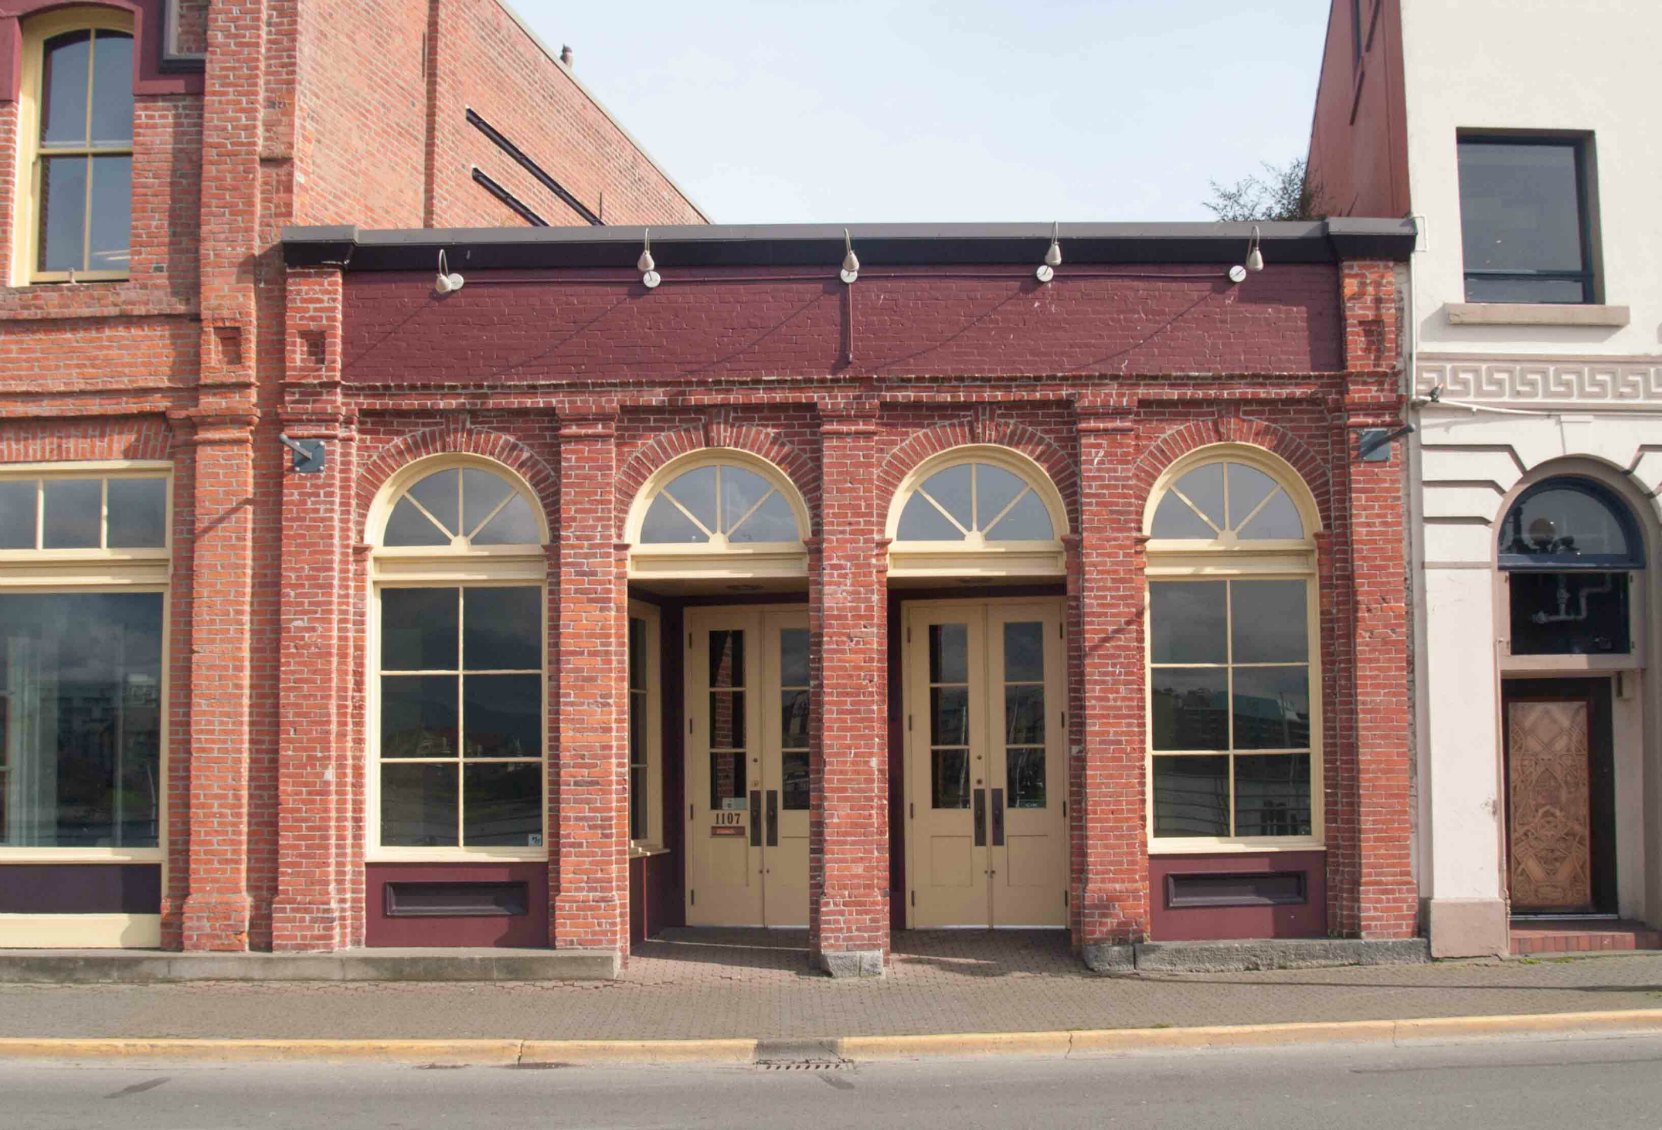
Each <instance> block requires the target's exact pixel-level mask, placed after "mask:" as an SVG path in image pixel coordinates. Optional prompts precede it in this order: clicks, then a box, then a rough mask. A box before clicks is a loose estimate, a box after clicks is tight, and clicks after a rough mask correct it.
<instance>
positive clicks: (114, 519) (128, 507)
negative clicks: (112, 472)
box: [106, 479, 167, 549]
mask: <svg viewBox="0 0 1662 1130" xmlns="http://www.w3.org/2000/svg"><path fill="white" fill-rule="evenodd" d="M108 483H109V485H108V487H107V489H108V491H109V500H108V519H107V520H108V533H107V536H106V542H107V544H108V545H109V547H110V548H111V549H160V548H162V547H163V546H165V545H166V544H167V480H166V479H110V480H108Z"/></svg>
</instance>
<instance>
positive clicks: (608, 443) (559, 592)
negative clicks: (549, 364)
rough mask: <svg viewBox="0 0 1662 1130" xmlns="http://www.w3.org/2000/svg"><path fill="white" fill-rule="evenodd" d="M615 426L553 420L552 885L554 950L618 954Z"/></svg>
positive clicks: (621, 861) (619, 633) (621, 869)
mask: <svg viewBox="0 0 1662 1130" xmlns="http://www.w3.org/2000/svg"><path fill="white" fill-rule="evenodd" d="M616 423H617V421H616V416H615V414H604V415H585V416H564V417H562V418H561V421H560V513H559V519H560V520H559V524H558V532H557V539H558V542H557V552H556V560H557V562H558V569H557V571H556V572H555V573H554V575H553V576H552V577H551V582H552V584H553V585H554V591H555V599H554V602H553V603H554V605H555V607H556V612H555V641H556V643H555V649H554V652H553V656H552V657H551V672H552V678H553V682H554V688H553V694H552V701H553V703H554V704H555V722H554V734H555V744H554V748H553V750H552V751H551V760H550V774H549V776H550V783H551V786H552V792H553V797H552V819H551V825H550V826H551V828H552V829H553V832H554V842H553V844H552V845H551V850H550V855H549V882H550V886H551V890H550V897H551V903H552V907H553V913H552V930H553V943H554V945H556V946H558V947H561V948H573V949H601V950H611V951H613V952H615V953H618V954H624V953H627V952H628V948H629V815H628V786H629V767H628V763H629V738H628V730H627V713H628V697H629V695H628V645H627V631H628V615H629V612H628V609H629V603H628V585H627V582H626V580H625V569H624V563H625V557H624V549H623V547H620V546H619V544H618V540H617V530H616V492H617V470H618V467H617V445H616V435H615V432H616Z"/></svg>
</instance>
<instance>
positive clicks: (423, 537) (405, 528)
mask: <svg viewBox="0 0 1662 1130" xmlns="http://www.w3.org/2000/svg"><path fill="white" fill-rule="evenodd" d="M381 540H382V541H383V542H384V543H385V544H386V545H394V546H444V545H449V544H450V535H449V534H447V533H445V532H444V531H443V530H441V529H439V528H438V527H437V526H435V525H434V524H433V522H432V520H431V519H429V518H428V517H427V515H425V514H423V513H422V512H421V511H420V510H418V509H416V505H415V503H414V502H411V501H410V500H409V499H408V498H401V499H399V500H398V505H397V506H394V507H393V508H392V514H391V515H390V516H389V517H388V518H387V530H386V533H385V535H383V537H382V539H381Z"/></svg>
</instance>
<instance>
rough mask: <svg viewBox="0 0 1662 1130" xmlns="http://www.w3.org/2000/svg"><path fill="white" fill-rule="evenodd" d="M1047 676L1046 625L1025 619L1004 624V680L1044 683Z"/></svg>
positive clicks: (1008, 681)
mask: <svg viewBox="0 0 1662 1130" xmlns="http://www.w3.org/2000/svg"><path fill="white" fill-rule="evenodd" d="M1044 678H1045V626H1044V625H1043V624H1042V623H1037V622H1035V621H1030V620H1025V621H1022V622H1020V623H1010V624H1006V625H1004V681H1005V682H1007V683H1042V682H1044Z"/></svg>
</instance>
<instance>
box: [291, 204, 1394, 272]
mask: <svg viewBox="0 0 1662 1130" xmlns="http://www.w3.org/2000/svg"><path fill="white" fill-rule="evenodd" d="M1255 228H1256V229H1257V231H1258V232H1259V235H1260V241H1261V245H1262V247H1263V250H1264V258H1265V259H1266V261H1268V262H1269V263H1272V264H1274V263H1336V262H1340V261H1343V260H1346V259H1389V260H1395V261H1399V262H1401V261H1406V260H1407V259H1408V257H1409V256H1410V255H1411V254H1412V252H1413V249H1414V241H1415V234H1416V232H1415V226H1414V222H1413V221H1412V220H1411V219H1367V218H1352V217H1343V218H1337V217H1336V218H1334V219H1330V220H1310V221H1294V222H1273V223H1261V224H1256V225H1255V224H1250V223H1247V224H1237V223H1082V224H1062V225H1060V239H1061V243H1062V258H1063V262H1064V264H1066V263H1073V264H1086V263H1099V264H1106V263H1143V264H1154V263H1222V262H1239V261H1240V260H1242V259H1244V258H1245V255H1246V248H1247V244H1248V242H1249V241H1250V239H1251V237H1252V234H1253V231H1254V229H1255ZM845 230H846V231H847V232H848V233H849V236H850V238H851V239H852V240H853V241H854V245H855V250H856V251H857V252H858V253H859V255H860V258H861V260H862V262H866V263H869V264H870V265H872V266H903V265H920V266H921V265H930V264H954V263H989V264H994V263H1012V264H1023V263H1029V262H1031V263H1033V264H1034V265H1037V264H1038V262H1039V261H1040V259H1041V258H1042V256H1043V255H1044V251H1045V248H1046V247H1047V246H1048V244H1049V242H1050V238H1051V232H1052V225H1051V224H1048V223H989V224H848V225H846V226H845V225H842V224H755V225H744V224H712V225H678V226H671V227H653V228H651V229H650V231H651V239H652V252H653V256H654V257H655V258H657V259H658V260H659V263H660V265H661V266H665V267H692V266H790V265H803V266H805V265H819V264H823V263H831V264H835V263H837V262H839V261H840V260H841V258H842V252H843V232H844V231H845ZM646 233H647V229H645V228H642V227H639V226H608V227H601V228H596V227H587V226H584V227H548V228H407V229H390V230H365V229H360V228H356V227H352V226H342V225H335V226H329V227H290V228H285V229H284V230H283V250H284V258H285V261H286V262H287V263H288V265H289V266H293V267H330V266H333V267H341V268H343V269H348V270H354V271H359V270H367V271H395V270H418V269H421V270H426V269H432V268H434V267H435V266H436V264H437V255H438V252H439V251H441V250H442V251H444V252H446V257H447V259H448V261H449V262H450V263H451V264H452V267H453V269H457V270H460V269H463V267H466V268H468V269H472V270H489V269H495V268H517V269H534V268H558V267H633V266H634V263H635V259H636V257H637V256H638V255H639V254H640V249H641V246H642V242H643V240H644V238H645V236H646Z"/></svg>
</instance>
